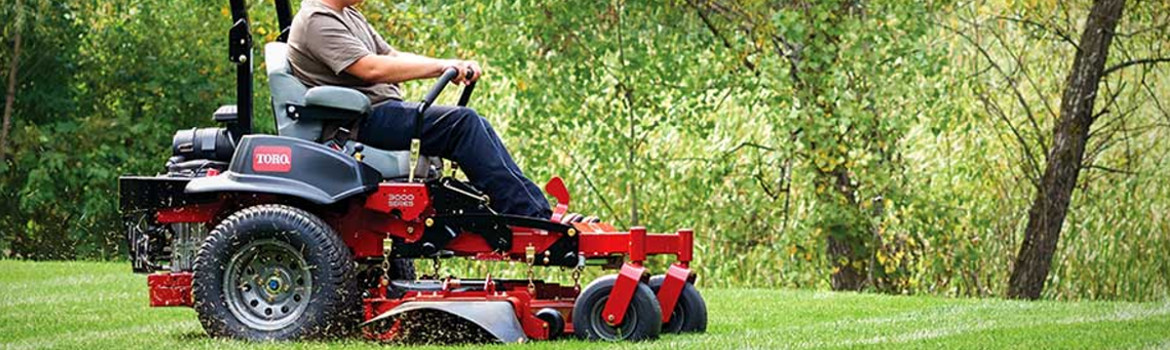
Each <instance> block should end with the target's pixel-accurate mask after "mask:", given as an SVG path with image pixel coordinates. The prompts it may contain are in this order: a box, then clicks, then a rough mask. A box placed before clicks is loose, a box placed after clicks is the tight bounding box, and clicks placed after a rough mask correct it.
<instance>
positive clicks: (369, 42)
mask: <svg viewBox="0 0 1170 350" xmlns="http://www.w3.org/2000/svg"><path fill="white" fill-rule="evenodd" d="M288 45H289V56H288V60H289V63H290V64H291V65H292V71H293V76H296V77H297V79H300V80H301V82H302V83H305V85H308V86H310V87H313V86H322V85H331V86H344V87H349V88H353V89H357V90H358V91H361V92H363V93H365V94H366V96H368V97H369V98H370V103H374V104H376V103H379V102H382V101H386V100H388V99H395V100H402V88H401V87H400V86H399V85H398V84H387V83H368V82H366V81H364V80H362V79H361V78H358V77H356V76H354V75H352V74H349V73H348V72H346V71H345V69H346V68H349V66H350V65H352V64H353V63H354V62H357V60H359V59H361V58H362V57H366V56H368V55H372V54H378V55H389V54H393V53H394V52H395V51H394V48H391V47H390V44H387V43H386V40H384V39H382V36H381V35H379V34H378V32H377V31H375V30H374V28H373V27H371V26H370V23H369V22H366V17H365V16H362V14H361V13H360V12H358V11H357V10H355V9H353V8H352V7H346V8H345V9H344V10H342V11H336V10H334V9H332V8H329V7H328V6H325V5H324V4H322V3H320V2H319V1H317V0H305V1H304V2H302V3H301V10H300V12H297V16H296V17H295V18H293V22H292V27H291V28H290V29H289V34H288Z"/></svg>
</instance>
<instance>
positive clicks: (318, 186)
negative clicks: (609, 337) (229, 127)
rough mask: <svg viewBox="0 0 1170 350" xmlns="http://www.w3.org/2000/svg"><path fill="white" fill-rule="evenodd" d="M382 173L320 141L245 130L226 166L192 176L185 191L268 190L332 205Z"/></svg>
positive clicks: (371, 183) (369, 187) (372, 186)
mask: <svg viewBox="0 0 1170 350" xmlns="http://www.w3.org/2000/svg"><path fill="white" fill-rule="evenodd" d="M381 178H382V176H381V175H380V174H379V173H378V171H377V170H374V168H372V167H370V166H369V165H366V164H364V163H362V162H359V161H357V160H356V159H354V158H353V157H351V156H349V155H346V154H344V153H342V152H339V151H337V150H334V149H332V148H329V147H325V146H323V145H321V144H317V143H313V142H309V141H305V140H301V139H296V138H291V137H283V136H271V135H248V136H244V137H243V138H242V139H240V144H239V146H238V147H236V152H235V154H234V155H233V156H232V160H231V165H229V166H228V171H226V172H224V173H222V174H220V175H217V176H208V177H202V178H196V179H193V180H191V182H190V183H189V184H187V188H186V192H187V193H209V192H251V193H270V194H279V195H288V196H294V197H298V198H302V199H306V200H309V201H311V202H313V203H317V204H332V203H334V202H336V201H338V200H341V199H343V198H346V197H349V196H352V195H355V194H359V193H365V192H367V191H373V190H375V189H377V186H378V182H379V181H381Z"/></svg>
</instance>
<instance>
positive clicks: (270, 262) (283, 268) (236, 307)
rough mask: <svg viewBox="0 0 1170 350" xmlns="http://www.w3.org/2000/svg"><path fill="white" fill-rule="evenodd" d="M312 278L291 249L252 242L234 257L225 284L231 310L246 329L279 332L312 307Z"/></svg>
mask: <svg viewBox="0 0 1170 350" xmlns="http://www.w3.org/2000/svg"><path fill="white" fill-rule="evenodd" d="M312 285H313V281H312V275H311V273H310V271H309V267H308V266H307V264H305V259H304V257H303V256H301V254H300V252H298V251H297V250H296V249H294V248H293V247H292V246H291V245H289V244H288V243H285V242H281V241H277V240H261V241H255V242H250V243H248V244H246V245H244V246H243V247H242V248H240V249H239V250H238V251H237V252H236V254H235V255H233V256H232V258H231V260H230V261H229V262H228V266H227V276H225V278H224V280H223V293H224V296H226V299H227V304H228V309H229V310H231V312H232V314H233V315H235V316H236V319H237V320H239V321H240V322H241V323H243V324H244V325H246V326H248V327H249V328H252V329H258V330H277V329H281V328H284V327H286V326H288V325H290V324H293V323H294V322H296V320H297V319H298V318H300V316H301V314H303V313H304V311H305V308H306V307H308V305H309V297H311V296H312V292H313V290H312Z"/></svg>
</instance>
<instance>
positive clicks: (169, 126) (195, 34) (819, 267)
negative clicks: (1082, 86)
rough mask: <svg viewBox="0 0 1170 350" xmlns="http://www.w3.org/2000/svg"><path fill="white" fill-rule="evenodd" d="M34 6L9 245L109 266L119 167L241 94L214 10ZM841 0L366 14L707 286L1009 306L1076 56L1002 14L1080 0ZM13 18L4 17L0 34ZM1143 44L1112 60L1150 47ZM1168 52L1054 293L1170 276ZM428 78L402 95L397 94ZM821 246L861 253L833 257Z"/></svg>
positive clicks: (81, 3) (1129, 98)
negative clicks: (1048, 106)
mask: <svg viewBox="0 0 1170 350" xmlns="http://www.w3.org/2000/svg"><path fill="white" fill-rule="evenodd" d="M26 3H27V4H26V7H27V8H28V10H29V11H30V12H28V13H29V14H31V15H30V17H31V18H34V20H30V21H29V23H30V26H29V27H28V28H25V29H24V32H23V33H24V34H25V41H26V43H27V44H26V46H27V47H28V49H27V50H25V52H24V53H22V56H21V60H22V62H26V63H24V64H22V65H21V73H20V75H19V76H18V77H19V78H20V79H19V80H20V82H21V83H20V86H19V87H20V89H19V91H18V94H17V104H16V109H15V111H16V113H15V115H14V117H13V120H14V124H13V125H14V126H13V131H12V138H11V144H10V145H11V148H10V152H9V155H7V158H6V159H5V160H4V162H3V163H2V164H0V167H3V169H2V170H3V172H2V173H0V196H3V198H0V250H2V251H3V253H4V255H7V256H10V257H23V258H35V259H65V258H100V259H110V258H118V257H120V256H121V255H120V254H119V252H120V251H123V249H124V248H123V247H120V245H121V244H122V242H121V240H122V238H121V234H122V233H121V226H120V225H121V224H120V220H119V214H118V213H117V211H116V208H117V207H116V206H117V203H116V197H117V187H116V186H117V185H116V177H117V176H118V175H122V174H154V173H156V172H159V171H160V170H162V164H163V162H164V160H165V159H166V157H167V156H168V154H167V153H168V147H167V146H168V145H169V143H170V140H169V138H170V136H171V134H172V133H173V132H174V131H175V130H178V129H183V128H191V127H197V126H209V125H211V124H212V122H211V121H210V118H209V117H210V114H211V112H212V111H214V110H215V108H216V107H218V106H219V105H220V104H227V103H232V100H233V94H234V90H233V84H234V78H233V70H232V66H231V65H230V64H229V62H228V61H227V60H226V57H224V56H225V52H226V42H225V38H226V31H227V28H228V26H229V24H230V23H229V22H230V21H229V19H228V18H229V17H228V15H227V3H226V1H210V0H199V1H178V2H175V1H158V0H108V1H99V0H71V1H60V2H54V1H47V0H26ZM294 3H296V2H295V1H294ZM850 3H856V2H853V1H847V2H794V3H775V2H766V1H749V0H743V1H700V0H671V1H665V2H663V1H632V0H631V1H617V0H615V1H554V2H549V1H531V0H521V1H502V0H489V1H470V0H467V1H463V0H461V1H430V0H403V1H367V2H366V3H365V4H363V5H362V11H363V13H365V15H366V17H367V18H368V19H370V21H371V22H372V23H374V25H375V27H376V28H377V29H378V30H380V31H381V32H382V34H383V36H384V37H386V38H387V39H388V41H390V43H391V44H392V45H394V46H396V47H397V48H398V49H400V50H404V51H410V52H416V53H420V54H425V55H431V56H438V57H463V58H468V59H476V60H479V61H480V62H482V63H483V64H484V66H485V67H486V69H487V75H486V77H485V80H484V81H483V82H482V83H481V85H480V88H479V89H477V92H476V97H475V98H474V99H473V100H472V105H473V107H475V108H477V109H478V110H479V111H480V112H481V114H483V115H485V116H487V117H488V118H489V119H491V120H492V122H493V124H494V125H495V126H496V128H497V130H499V131H500V132H501V134H502V135H503V137H504V139H505V142H506V143H507V145H508V147H509V149H510V150H511V151H512V152H513V154H514V155H516V158H517V160H518V161H519V162H520V165H521V167H522V168H523V169H524V170H525V171H526V173H527V174H528V175H529V176H530V177H531V178H533V179H534V180H536V181H537V182H538V183H539V182H542V181H543V180H545V179H547V178H549V177H551V176H553V175H560V176H563V177H565V179H566V182H567V183H568V184H569V187H570V191H571V192H572V194H573V196H574V203H573V207H574V210H579V211H584V212H589V213H595V214H598V215H600V216H602V217H603V218H605V219H606V220H608V221H612V222H615V223H616V224H618V225H619V226H631V225H645V226H648V227H649V229H650V230H651V231H658V232H661V231H670V230H674V229H677V228H682V227H691V228H694V229H695V232H696V235H697V242H696V243H697V245H698V247H697V248H696V249H697V251H696V256H697V261H696V262H695V264H694V265H693V266H695V267H697V268H698V269H699V271H698V273H699V276H701V280H700V283H701V284H702V285H704V286H756V287H801V288H828V287H830V285H831V282H830V278H829V276H830V275H831V274H832V273H834V272H838V271H840V270H841V268H843V267H844V268H853V269H856V270H857V272H858V273H860V274H861V276H862V277H863V278H864V279H865V280H866V281H865V282H866V283H865V286H867V288H871V289H874V290H879V291H885V292H890V293H937V294H943V295H974V296H986V295H995V294H998V293H999V292H1000V291H1001V290H1002V286H1003V285H1004V284H1005V282H1006V276H1007V273H1008V271H1009V269H1010V264H1011V261H1012V256H1013V255H1014V253H1015V251H1016V249H1018V244H1019V234H1020V232H1021V227H1020V226H1022V223H1023V220H1022V218H1023V217H1025V215H1024V214H1025V213H1026V210H1027V205H1028V202H1029V200H1030V199H1031V196H1032V194H1033V191H1034V188H1033V187H1032V186H1031V185H1030V182H1029V178H1030V177H1032V176H1034V174H1035V173H1034V171H1033V170H1029V169H1028V165H1027V164H1029V162H1028V154H1032V155H1033V156H1036V157H1043V154H1042V151H1039V150H1042V149H1043V146H1044V142H1050V141H1045V140H1043V138H1044V136H1042V135H1046V132H1047V130H1048V129H1047V128H1048V127H1050V124H1051V120H1050V119H1047V118H1045V117H1044V116H1043V115H1041V114H1043V113H1040V112H1039V111H1043V110H1044V109H1043V107H1041V106H1043V102H1042V101H1044V100H1049V101H1050V102H1049V103H1057V102H1055V100H1052V96H1059V93H1060V90H1061V87H1062V79H1061V77H1063V76H1064V74H1065V70H1067V65H1068V61H1069V60H1068V59H1065V58H1068V57H1071V55H1070V52H1071V51H1070V50H1071V49H1070V48H1068V47H1066V46H1062V45H1061V44H1060V42H1059V41H1060V40H1059V38H1058V37H1057V36H1055V35H1054V34H1051V33H1046V32H1043V31H1039V30H1036V29H1035V28H1032V27H1031V26H1028V25H1026V24H1023V23H1018V22H1011V21H1005V20H1002V19H996V18H1000V17H1013V16H1016V15H1021V16H1029V17H1026V18H1033V19H1043V18H1047V17H1051V16H1050V15H1053V14H1061V16H1067V18H1069V19H1070V22H1069V23H1072V24H1069V25H1070V26H1074V27H1072V28H1068V31H1069V32H1075V29H1076V28H1075V23H1076V21H1077V18H1079V17H1078V16H1081V15H1083V12H1084V11H1085V9H1087V5H1086V4H1082V3H1080V2H1077V3H1074V4H1048V3H1040V4H1036V2H1028V3H1027V4H1016V3H999V2H991V3H988V2H976V3H962V4H952V3H950V2H927V3H913V2H905V1H867V2H864V4H865V6H864V7H861V8H853V7H850V6H845V5H843V4H850ZM271 5H272V4H271V2H270V1H259V0H256V1H252V16H253V19H254V20H255V21H254V25H253V28H254V34H255V35H256V39H257V40H256V54H257V59H256V61H257V62H263V60H262V50H261V48H262V45H263V44H264V43H266V42H268V41H271V40H273V39H275V37H276V36H277V33H276V27H275V20H274V14H273V10H272V8H271V7H272V6H271ZM1156 5H1157V4H1153V5H1148V6H1145V7H1143V8H1142V9H1140V10H1138V11H1136V12H1131V13H1132V15H1131V16H1132V19H1130V20H1129V21H1128V22H1123V26H1124V27H1125V28H1126V31H1127V32H1137V33H1146V32H1140V31H1139V29H1140V28H1145V27H1149V26H1150V25H1151V24H1154V23H1158V22H1157V21H1158V20H1159V18H1161V20H1163V21H1164V17H1159V16H1161V15H1159V14H1164V13H1166V12H1167V11H1170V10H1166V9H1159V8H1157V6H1156ZM1061 6H1068V8H1064V7H1061ZM1065 10H1069V11H1067V12H1069V13H1067V14H1062V13H1064V12H1066V11H1065ZM12 15H13V12H12V9H11V8H10V7H7V6H5V7H0V23H4V24H3V25H2V28H3V33H4V36H5V38H7V37H9V36H10V35H11V33H12V31H13V30H14V29H13V24H12V21H11V20H9V19H10V18H12ZM973 22H974V23H981V25H983V26H984V27H985V28H996V29H999V30H1000V31H998V32H996V33H998V34H999V35H1001V37H999V38H997V37H995V36H993V35H992V32H991V31H982V32H980V33H982V34H981V35H979V36H978V37H979V38H980V39H979V40H980V41H977V42H979V43H988V42H993V41H995V42H998V41H1002V42H1006V43H1009V44H1011V45H1013V46H1010V47H1011V49H1012V50H1006V49H1002V48H1001V49H991V50H990V51H989V52H988V55H990V56H991V57H993V58H995V59H997V62H1002V64H1003V65H1004V67H1005V71H1006V72H1009V73H1010V72H1017V71H1018V70H1019V69H1022V68H1025V67H1024V65H1020V64H1018V63H1016V60H1015V59H1014V58H1013V57H1016V56H1017V55H1019V54H1021V53H1023V54H1026V55H1027V57H1026V58H1027V60H1026V61H1027V62H1029V63H1028V64H1027V65H1026V68H1027V69H1029V71H1030V72H1032V73H1031V74H1032V76H1034V77H1036V78H1037V80H1036V81H1035V82H1032V83H1029V84H1031V85H1025V86H1024V87H1025V88H1024V89H1021V90H1022V91H1023V95H1024V99H1026V100H1028V101H1030V103H1032V104H1033V105H1034V106H1036V108H1035V109H1034V112H1036V113H1033V114H1034V115H1040V117H1041V118H1039V119H1037V121H1036V126H1035V128H1037V129H1039V130H1040V132H1039V133H1035V132H1032V131H1027V130H1025V131H1027V132H1026V133H1024V136H1026V138H1025V142H1024V143H1023V145H1021V144H1020V143H1019V142H1017V141H1016V138H1015V136H1014V135H1013V133H1012V130H1011V129H1012V127H1014V126H1019V125H1026V124H1031V122H1030V121H1029V120H1028V113H1026V112H1025V111H1024V110H1022V109H1021V108H1020V107H1019V106H1016V105H1013V104H1012V101H1013V100H1014V99H1015V98H1016V96H1015V94H1013V93H1012V89H1011V87H1010V85H1008V84H1007V83H1006V82H1005V80H1004V78H1003V77H1002V76H998V75H995V74H998V73H994V72H993V71H990V70H989V68H988V66H987V64H986V63H985V62H986V59H985V58H984V56H983V54H981V53H980V52H978V50H975V49H974V47H975V46H974V45H973V44H972V43H971V42H969V41H967V40H965V39H963V38H962V37H961V36H959V35H957V34H956V33H957V32H960V33H968V32H969V31H971V30H972V29H970V27H969V23H973ZM1156 33H1160V32H1157V31H1152V32H1150V33H1149V34H1144V35H1145V36H1141V35H1138V36H1136V38H1137V39H1135V40H1133V41H1131V42H1133V43H1134V44H1133V45H1134V46H1132V47H1130V48H1129V49H1128V50H1127V52H1130V53H1131V54H1132V55H1133V56H1134V57H1137V56H1140V55H1141V54H1145V53H1155V52H1157V50H1158V49H1159V46H1158V45H1164V40H1162V41H1159V40H1158V37H1157V36H1156ZM1161 33H1164V32H1161ZM1162 38H1164V37H1162ZM3 44H4V45H0V53H4V54H5V55H0V57H2V58H3V59H0V63H6V62H7V57H8V55H7V53H8V52H9V51H7V50H10V49H11V47H9V45H8V44H7V41H4V43H3ZM981 62H984V63H981ZM1165 67H1166V66H1152V67H1149V69H1147V70H1137V69H1135V70H1133V71H1132V72H1141V71H1146V72H1149V73H1148V74H1144V75H1141V76H1139V75H1137V74H1134V73H1126V72H1122V73H1119V74H1121V75H1119V77H1118V78H1117V79H1118V80H1114V81H1112V82H1111V84H1115V85H1114V86H1120V85H1121V84H1127V85H1126V86H1128V87H1130V88H1131V89H1130V90H1125V91H1129V92H1133V91H1139V92H1140V91H1145V89H1133V87H1137V86H1142V85H1141V84H1146V85H1148V86H1150V88H1149V89H1148V90H1149V91H1150V92H1149V93H1146V94H1145V95H1143V94H1137V93H1131V94H1124V95H1122V96H1121V101H1120V102H1119V103H1121V104H1120V105H1119V106H1121V107H1120V108H1117V109H1127V108H1128V107H1127V106H1139V107H1140V109H1138V110H1137V112H1135V113H1134V115H1136V116H1137V117H1135V119H1132V122H1130V123H1129V124H1124V123H1122V124H1111V125H1130V126H1127V127H1124V128H1123V129H1124V130H1128V129H1135V128H1137V127H1146V126H1148V125H1154V126H1152V127H1148V128H1145V129H1143V130H1147V131H1145V132H1144V133H1139V134H1133V133H1131V135H1129V137H1126V138H1125V139H1126V140H1129V141H1126V142H1127V143H1118V142H1114V143H1110V145H1118V144H1121V145H1128V146H1124V147H1121V146H1117V147H1107V148H1106V149H1105V151H1103V152H1102V153H1101V154H1100V155H1099V158H1097V159H1099V160H1100V161H1102V163H1098V164H1102V166H1107V167H1109V168H1117V169H1124V170H1126V171H1127V172H1129V173H1130V174H1123V173H1100V174H1096V175H1093V176H1090V177H1089V180H1085V181H1084V182H1085V183H1084V185H1083V188H1084V189H1085V190H1084V191H1083V192H1081V193H1079V194H1077V195H1076V196H1074V210H1073V211H1072V214H1070V218H1069V222H1068V223H1067V224H1066V233H1065V239H1064V240H1063V241H1062V244H1061V249H1060V255H1059V256H1058V257H1057V259H1058V263H1056V264H1054V272H1053V274H1052V276H1053V277H1052V280H1051V281H1050V285H1051V286H1052V288H1050V292H1049V296H1053V297H1061V298H1125V299H1152V298H1159V297H1163V296H1164V295H1165V290H1167V287H1170V279H1168V278H1170V277H1167V276H1168V275H1167V274H1166V273H1165V272H1166V271H1170V259H1165V258H1163V257H1162V255H1164V254H1160V253H1159V252H1160V251H1164V250H1165V247H1168V246H1170V243H1168V242H1170V234H1168V233H1170V227H1167V225H1166V224H1165V222H1167V221H1168V220H1166V219H1165V215H1164V213H1166V212H1167V209H1168V208H1170V200H1168V199H1170V196H1168V194H1170V183H1168V182H1167V181H1166V180H1165V179H1166V178H1168V177H1167V176H1168V175H1170V174H1167V170H1166V169H1167V167H1165V164H1164V161H1163V159H1164V158H1165V155H1166V154H1167V152H1168V151H1170V150H1168V149H1166V146H1165V145H1163V144H1162V143H1159V142H1158V140H1160V136H1161V135H1164V133H1165V125H1164V124H1165V122H1164V120H1165V118H1166V117H1165V116H1166V114H1165V110H1166V108H1167V107H1165V106H1166V104H1167V103H1166V102H1164V101H1165V100H1166V97H1167V96H1166V95H1167V89H1165V88H1164V87H1165V86H1167V83H1170V81H1168V79H1170V77H1167V75H1168V73H1167V69H1166V68H1165ZM255 69H256V71H257V72H263V71H264V67H263V66H262V64H258V65H257V66H256V67H255ZM0 74H7V71H6V70H5V71H2V72H0ZM266 80H267V79H266V78H264V77H263V74H257V78H256V90H257V96H256V101H257V107H256V115H257V120H256V121H255V123H256V125H257V126H258V127H259V128H260V130H261V131H266V132H271V131H272V129H273V128H272V126H273V122H272V119H271V111H270V107H269V106H268V105H267V103H265V102H266V101H267V100H268V97H267V85H266ZM1021 81H1022V80H1021ZM428 86H429V82H422V83H411V84H408V85H407V86H406V87H407V90H408V97H409V98H417V97H418V96H420V95H421V93H422V91H423V89H426V88H427V87H428ZM448 95H449V96H446V97H445V98H446V99H447V100H446V101H448V102H451V101H453V100H454V96H453V95H455V94H448ZM985 100H986V101H992V102H995V103H998V104H1000V105H1003V106H1005V107H1004V115H1006V116H1007V119H1006V120H1007V121H1006V122H1005V121H1004V118H1001V117H1000V116H998V115H997V114H994V113H991V112H989V108H987V106H988V103H987V102H985ZM1152 100H1161V101H1163V102H1161V105H1156V104H1153V103H1145V102H1147V101H1152ZM1098 105H1101V103H1099V104H1098ZM1159 106H1161V107H1159ZM1159 120H1161V122H1159ZM1008 123H1010V125H1011V126H1012V127H1009V126H1008V125H1007V124H1008ZM1159 123H1161V126H1159ZM1029 128H1031V126H1029ZM1038 135H1041V136H1038ZM1038 152H1039V153H1038ZM635 213H636V218H635ZM830 237H833V239H835V240H837V241H838V242H843V245H842V246H844V247H848V248H850V249H849V250H848V251H847V252H845V253H841V251H834V252H830V249H829V241H830ZM665 262H667V260H665V259H663V260H660V261H656V263H658V264H662V263H665ZM449 266H450V267H452V268H453V269H455V271H456V272H460V273H471V272H483V271H482V270H480V269H483V267H478V266H476V267H468V266H466V265H460V264H450V265H449ZM503 270H505V271H503V272H504V273H505V274H506V273H515V272H516V269H515V267H512V268H508V267H505V268H503ZM493 272H500V271H493ZM562 275H563V274H562ZM516 276H519V275H516ZM549 277H554V278H561V279H562V280H563V278H564V276H561V275H557V274H555V273H554V274H553V275H552V276H549Z"/></svg>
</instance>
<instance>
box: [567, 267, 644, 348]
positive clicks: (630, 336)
mask: <svg viewBox="0 0 1170 350" xmlns="http://www.w3.org/2000/svg"><path fill="white" fill-rule="evenodd" d="M616 281H617V275H609V276H605V277H601V278H599V279H597V280H596V281H593V283H590V284H589V285H588V286H586V287H585V290H584V291H582V292H581V295H579V296H578V297H577V301H576V302H575V303H574V304H573V332H574V333H576V334H577V336H578V337H581V338H585V339H589V340H607V341H617V340H629V341H640V340H648V339H655V338H658V333H659V332H660V331H661V330H662V311H661V310H660V307H659V306H658V299H657V298H655V297H654V292H652V291H650V287H648V286H646V284H644V283H638V287H637V288H636V289H634V297H633V298H631V299H630V306H629V307H628V308H627V309H626V315H625V317H623V318H622V323H620V324H617V325H610V324H609V323H608V322H606V320H605V316H604V315H603V314H604V313H605V312H604V310H605V303H606V302H607V301H609V297H610V293H611V292H612V291H613V286H614V283H615V282H616Z"/></svg>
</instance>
